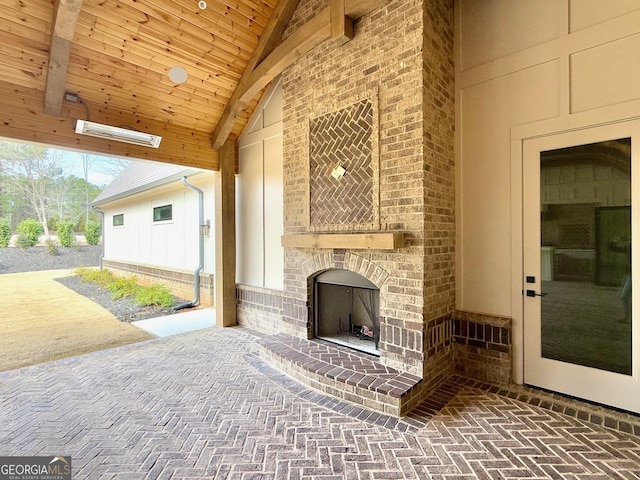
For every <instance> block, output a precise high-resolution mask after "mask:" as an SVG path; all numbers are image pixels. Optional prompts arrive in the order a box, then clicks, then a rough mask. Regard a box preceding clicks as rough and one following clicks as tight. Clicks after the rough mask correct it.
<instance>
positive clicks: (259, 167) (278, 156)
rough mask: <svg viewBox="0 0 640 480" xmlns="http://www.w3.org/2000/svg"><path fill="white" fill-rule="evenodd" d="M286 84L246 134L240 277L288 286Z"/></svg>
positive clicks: (268, 98) (240, 181)
mask: <svg viewBox="0 0 640 480" xmlns="http://www.w3.org/2000/svg"><path fill="white" fill-rule="evenodd" d="M282 164H283V159H282V90H281V88H280V84H279V82H277V83H276V84H275V85H274V86H273V87H272V88H271V89H270V90H269V91H268V92H267V93H266V95H265V97H264V100H263V101H262V102H261V104H260V105H259V107H258V109H257V110H256V112H255V114H254V116H253V117H252V119H251V121H250V122H249V125H248V126H247V129H246V133H245V134H244V135H243V136H242V137H241V138H240V149H239V173H238V176H237V177H236V252H237V259H236V281H237V282H238V283H242V284H246V285H251V286H255V287H265V288H271V289H276V290H282V289H283V288H284V287H283V285H284V249H283V248H282V246H281V244H280V238H281V236H282V233H283V186H282Z"/></svg>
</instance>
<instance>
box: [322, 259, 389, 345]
mask: <svg viewBox="0 0 640 480" xmlns="http://www.w3.org/2000/svg"><path fill="white" fill-rule="evenodd" d="M312 304H313V317H314V335H315V336H316V337H317V338H321V339H323V340H327V341H329V342H333V343H337V344H339V345H343V346H346V347H350V348H353V349H356V350H360V351H362V352H366V353H370V354H373V355H377V356H379V355H380V353H379V351H378V341H379V339H380V321H379V317H378V316H379V309H380V290H379V289H378V287H376V285H374V284H373V283H371V282H370V281H369V280H367V279H366V278H364V277H363V276H361V275H359V274H357V273H355V272H351V271H349V270H342V269H332V270H327V271H325V272H323V273H321V274H319V275H317V276H316V277H315V278H314V280H313V300H312Z"/></svg>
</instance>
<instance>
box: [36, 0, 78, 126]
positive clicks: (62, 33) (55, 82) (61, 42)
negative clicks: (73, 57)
mask: <svg viewBox="0 0 640 480" xmlns="http://www.w3.org/2000/svg"><path fill="white" fill-rule="evenodd" d="M81 7H82V0H56V6H55V13H54V24H53V34H52V35H51V44H50V47H49V69H48V71H47V84H46V86H45V95H44V111H45V113H48V114H49V115H57V116H59V115H60V113H61V112H62V101H63V98H64V91H65V84H66V80H67V67H68V66H69V52H70V51H71V42H72V41H73V32H74V31H75V28H76V23H77V21H78V17H79V16H80V9H81Z"/></svg>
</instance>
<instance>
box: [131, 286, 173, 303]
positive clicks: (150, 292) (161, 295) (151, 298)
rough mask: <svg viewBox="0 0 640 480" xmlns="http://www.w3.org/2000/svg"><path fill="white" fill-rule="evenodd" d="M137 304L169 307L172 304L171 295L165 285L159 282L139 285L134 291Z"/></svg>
mask: <svg viewBox="0 0 640 480" xmlns="http://www.w3.org/2000/svg"><path fill="white" fill-rule="evenodd" d="M136 302H137V303H138V305H143V306H147V305H156V306H158V307H170V306H171V305H172V304H173V297H172V296H171V292H170V291H169V289H168V288H167V287H165V286H164V285H160V284H157V283H155V284H153V285H149V286H148V287H140V288H139V289H138V292H137V293H136Z"/></svg>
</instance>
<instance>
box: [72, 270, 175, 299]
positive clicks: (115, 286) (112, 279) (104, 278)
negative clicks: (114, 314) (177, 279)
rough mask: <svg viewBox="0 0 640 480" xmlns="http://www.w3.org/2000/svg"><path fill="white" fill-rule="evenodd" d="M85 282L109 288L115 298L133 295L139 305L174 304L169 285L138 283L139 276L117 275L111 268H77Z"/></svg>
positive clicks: (78, 273) (77, 272)
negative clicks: (142, 284) (143, 284)
mask: <svg viewBox="0 0 640 480" xmlns="http://www.w3.org/2000/svg"><path fill="white" fill-rule="evenodd" d="M75 273H76V275H79V276H80V278H82V280H83V281H85V282H92V283H96V284H98V285H99V286H101V287H102V288H106V289H107V290H109V291H110V292H111V293H112V295H113V298H124V297H133V298H134V299H135V301H136V303H137V304H138V305H142V306H149V305H156V306H158V307H170V306H171V305H173V296H172V295H171V292H170V291H169V289H168V288H167V287H165V286H164V285H160V284H158V283H154V284H153V285H149V286H141V285H139V284H138V279H137V277H135V276H133V277H116V276H115V275H114V274H113V273H111V272H110V271H109V270H95V269H93V268H86V267H80V268H76V270H75Z"/></svg>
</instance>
